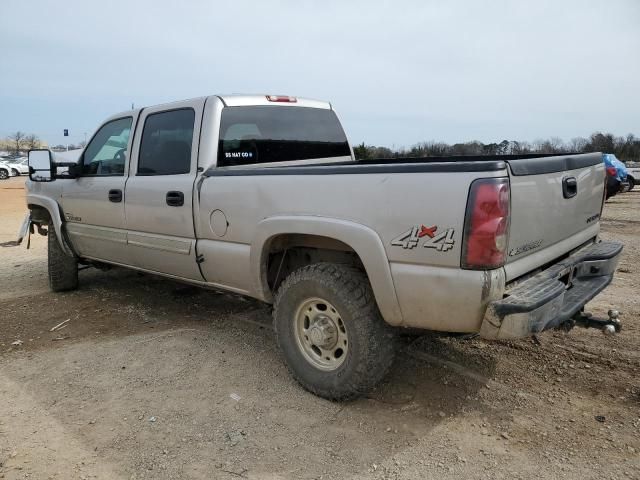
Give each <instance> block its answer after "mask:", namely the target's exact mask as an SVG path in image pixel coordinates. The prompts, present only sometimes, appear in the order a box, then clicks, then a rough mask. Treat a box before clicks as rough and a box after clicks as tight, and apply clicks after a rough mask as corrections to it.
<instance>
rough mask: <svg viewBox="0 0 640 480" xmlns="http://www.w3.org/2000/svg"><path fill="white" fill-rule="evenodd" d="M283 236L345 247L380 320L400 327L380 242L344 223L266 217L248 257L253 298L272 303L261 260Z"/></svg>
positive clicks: (357, 226)
mask: <svg viewBox="0 0 640 480" xmlns="http://www.w3.org/2000/svg"><path fill="white" fill-rule="evenodd" d="M286 234H308V235H318V236H322V237H329V238H332V239H334V240H339V241H341V242H343V243H345V244H347V245H349V246H350V247H351V248H352V249H353V250H354V251H355V252H356V253H357V254H358V256H359V257H360V260H362V263H363V265H364V268H365V270H366V273H367V276H368V277H369V282H370V283H371V288H372V289H373V294H374V296H375V299H376V303H377V304H378V308H379V309H380V313H381V314H382V317H383V318H384V319H385V321H386V322H387V323H389V324H391V325H400V324H401V323H402V312H401V310H400V304H399V303H398V298H397V296H396V289H395V286H394V284H393V278H392V276H391V268H390V267H389V262H388V260H387V253H386V251H385V249H384V245H383V243H382V240H380V237H379V236H378V234H377V233H376V232H375V231H374V230H372V229H371V228H369V227H366V226H365V225H362V224H359V223H355V222H351V221H347V220H338V219H334V218H329V217H319V216H307V215H290V216H277V217H269V218H266V219H264V220H262V221H261V222H260V223H258V225H257V231H256V235H255V237H254V238H253V241H252V242H251V253H250V264H251V287H252V290H253V294H254V295H255V296H256V297H257V298H259V299H260V300H263V301H266V302H272V301H273V295H272V294H271V291H270V289H269V285H268V283H267V273H266V268H265V265H266V262H265V260H266V256H267V254H268V251H269V245H270V243H271V241H272V240H273V239H274V238H275V237H276V236H278V235H286Z"/></svg>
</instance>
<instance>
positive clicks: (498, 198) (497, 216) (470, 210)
mask: <svg viewBox="0 0 640 480" xmlns="http://www.w3.org/2000/svg"><path fill="white" fill-rule="evenodd" d="M509 197H510V194H509V179H507V178H481V179H479V180H475V181H474V182H473V183H472V184H471V189H470V190H469V198H468V200H467V212H466V216H465V223H464V238H463V243H462V261H461V264H462V268H467V269H473V270H488V269H492V268H498V267H501V266H502V265H504V262H505V259H506V256H507V243H508V239H509V209H510V198H509Z"/></svg>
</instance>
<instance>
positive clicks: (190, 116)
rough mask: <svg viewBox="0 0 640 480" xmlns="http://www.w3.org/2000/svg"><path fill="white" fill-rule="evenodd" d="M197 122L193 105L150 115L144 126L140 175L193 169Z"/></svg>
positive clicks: (169, 173)
mask: <svg viewBox="0 0 640 480" xmlns="http://www.w3.org/2000/svg"><path fill="white" fill-rule="evenodd" d="M194 122H195V112H194V111H193V109H191V108H185V109H180V110H171V111H167V112H160V113H154V114H151V115H149V116H148V117H147V118H146V120H145V122H144V129H143V130H142V140H141V141H140V154H139V156H138V175H178V174H181V173H189V171H190V170H191V144H192V142H193V126H194Z"/></svg>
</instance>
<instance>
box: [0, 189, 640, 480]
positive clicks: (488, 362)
mask: <svg viewBox="0 0 640 480" xmlns="http://www.w3.org/2000/svg"><path fill="white" fill-rule="evenodd" d="M23 181H24V180H23V179H11V180H7V181H3V182H2V183H0V218H1V219H2V222H0V243H1V242H4V241H8V240H12V239H13V238H14V236H15V232H16V231H17V229H18V227H19V225H20V221H21V219H22V215H23V214H24V212H25V207H24V196H23V189H22V183H23ZM639 211H640V191H632V192H629V193H626V194H622V195H618V196H616V197H614V198H613V199H611V200H610V201H609V202H607V205H606V207H605V211H604V219H603V223H602V225H603V232H604V233H603V237H605V238H607V239H619V240H621V241H623V242H624V243H625V245H626V247H625V252H624V257H623V259H622V262H621V264H620V266H619V268H618V272H617V276H616V279H615V281H614V283H613V284H612V286H611V287H609V289H608V290H606V291H605V292H604V293H603V294H601V295H600V296H599V297H598V298H597V299H596V300H595V301H594V302H592V303H591V304H590V305H589V307H588V309H589V310H591V311H593V312H594V313H596V314H605V313H606V311H607V309H608V308H609V306H610V305H614V306H616V307H617V308H619V310H620V311H621V312H622V316H621V318H622V320H623V324H624V329H623V332H622V333H621V334H620V335H618V336H615V337H605V336H603V335H602V334H600V333H599V332H597V331H591V330H582V329H575V330H574V331H572V332H570V333H569V334H566V333H562V332H548V333H544V334H542V335H540V336H539V337H538V339H539V342H534V341H533V340H532V339H526V340H521V341H515V342H494V343H489V342H484V341H482V340H479V339H466V340H465V339H462V338H455V337H447V336H440V335H427V336H424V337H420V338H413V339H406V340H405V342H404V345H403V349H402V352H401V354H400V355H399V357H398V359H397V361H396V363H395V365H394V368H393V370H392V372H391V374H390V375H389V377H388V378H387V380H386V381H385V382H384V383H383V384H382V385H381V386H380V388H379V389H378V390H376V391H375V392H373V393H372V394H371V395H369V396H368V397H367V398H362V399H360V400H357V401H353V402H349V403H332V402H328V401H325V400H322V399H320V398H317V397H315V396H313V395H310V394H308V393H306V392H305V391H303V390H302V389H301V388H300V387H298V385H297V384H296V383H295V382H294V381H293V380H292V379H291V378H290V377H289V375H288V374H287V372H286V368H285V367H284V365H283V363H282V361H281V359H280V358H279V355H278V352H277V349H276V346H275V343H274V339H273V334H272V331H271V323H270V312H269V308H268V307H266V306H264V305H262V304H260V303H257V302H254V301H253V300H247V299H243V298H240V297H238V296H235V295H230V294H224V293H217V292H211V291H205V290H199V289H196V288H192V287H187V286H184V285H180V284H177V283H174V282H171V281H168V280H164V279H160V278H156V277H152V276H148V275H141V274H138V273H135V272H131V271H126V270H122V269H113V270H110V271H108V272H99V271H96V270H93V269H90V270H86V271H83V272H81V274H80V283H81V286H80V289H79V290H77V291H75V292H70V293H65V294H53V293H50V292H49V291H48V288H47V279H46V242H45V239H44V238H43V237H38V236H36V237H34V238H33V242H32V248H31V249H30V250H28V251H27V250H26V249H25V248H24V247H23V246H21V247H12V248H0V312H1V314H0V478H6V479H24V478H32V479H41V478H42V479H90V478H101V479H102V478H105V479H142V478H145V479H171V478H174V479H182V478H185V479H205V478H206V479H212V478H215V479H237V478H248V479H394V480H395V479H416V478H437V479H454V478H455V479H460V478H491V479H501V478H504V479H513V478H532V477H537V478H541V479H556V478H579V479H581V480H585V479H603V478H606V479H618V478H620V479H625V478H640V378H639V376H638V372H639V371H640V353H639V351H638V345H639V340H640V323H639V319H640V303H639V299H640V295H639V294H640V288H639V285H640V283H639V281H638V273H639V272H640V236H639V235H638V234H639V233H640V215H638V212H639ZM66 320H68V322H66V323H65V324H64V325H63V326H62V328H59V329H57V330H55V331H53V332H52V331H50V330H51V328H52V327H54V326H56V325H58V324H60V323H61V322H65V321H66ZM16 340H20V341H22V344H20V345H13V342H15V341H16Z"/></svg>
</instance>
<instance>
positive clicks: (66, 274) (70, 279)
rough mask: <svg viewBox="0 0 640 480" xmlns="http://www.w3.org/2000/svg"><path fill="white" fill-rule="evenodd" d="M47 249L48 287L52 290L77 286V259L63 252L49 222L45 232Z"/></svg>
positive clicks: (73, 288) (62, 289)
mask: <svg viewBox="0 0 640 480" xmlns="http://www.w3.org/2000/svg"><path fill="white" fill-rule="evenodd" d="M47 250H48V252H47V253H48V256H49V258H48V267H49V288H51V290H53V291H54V292H63V291H65V290H75V289H76V288H78V260H76V258H74V257H71V256H69V255H67V254H66V253H65V252H64V250H63V249H62V247H61V246H60V243H59V242H58V238H57V236H56V232H55V230H54V228H53V225H51V224H49V229H48V232H47Z"/></svg>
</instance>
